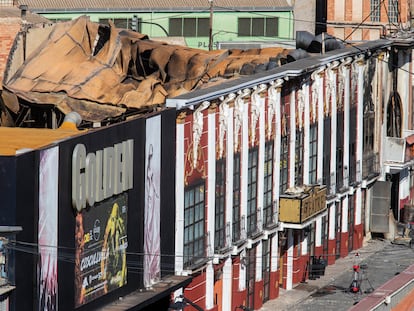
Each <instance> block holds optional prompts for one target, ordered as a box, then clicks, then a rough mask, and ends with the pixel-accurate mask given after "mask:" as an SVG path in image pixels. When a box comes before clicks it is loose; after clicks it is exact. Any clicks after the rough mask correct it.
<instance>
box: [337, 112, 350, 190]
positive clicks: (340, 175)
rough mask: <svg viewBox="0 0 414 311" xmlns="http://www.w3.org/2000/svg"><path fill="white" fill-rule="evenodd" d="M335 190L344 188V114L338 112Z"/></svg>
mask: <svg viewBox="0 0 414 311" xmlns="http://www.w3.org/2000/svg"><path fill="white" fill-rule="evenodd" d="M336 120H337V128H336V188H337V190H341V189H342V188H343V187H344V186H347V185H346V184H344V177H345V178H346V176H344V132H345V129H344V112H343V111H342V110H341V111H340V110H338V112H337V114H336Z"/></svg>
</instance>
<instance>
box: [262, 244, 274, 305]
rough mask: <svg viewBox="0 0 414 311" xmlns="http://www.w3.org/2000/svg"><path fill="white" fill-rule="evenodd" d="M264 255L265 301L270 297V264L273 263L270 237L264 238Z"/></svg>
mask: <svg viewBox="0 0 414 311" xmlns="http://www.w3.org/2000/svg"><path fill="white" fill-rule="evenodd" d="M262 245H263V255H262V275H263V302H266V301H268V300H269V298H270V293H269V292H270V286H271V285H270V284H271V282H270V264H271V254H272V251H271V244H270V239H267V240H263V243H262Z"/></svg>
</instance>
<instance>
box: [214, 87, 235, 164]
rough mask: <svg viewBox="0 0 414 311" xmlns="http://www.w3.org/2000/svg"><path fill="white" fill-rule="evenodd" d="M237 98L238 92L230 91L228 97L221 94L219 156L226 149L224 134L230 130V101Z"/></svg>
mask: <svg viewBox="0 0 414 311" xmlns="http://www.w3.org/2000/svg"><path fill="white" fill-rule="evenodd" d="M235 98H236V94H234V93H230V94H229V95H228V96H227V97H226V98H224V96H221V97H220V98H219V99H220V101H221V103H220V105H219V150H218V153H219V158H221V157H222V156H223V151H224V136H225V134H226V132H227V131H228V120H229V118H230V108H229V102H231V101H233V100H234V99H235Z"/></svg>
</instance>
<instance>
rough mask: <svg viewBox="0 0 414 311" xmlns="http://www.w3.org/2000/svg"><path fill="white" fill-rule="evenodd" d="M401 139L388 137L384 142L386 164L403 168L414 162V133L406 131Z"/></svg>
mask: <svg viewBox="0 0 414 311" xmlns="http://www.w3.org/2000/svg"><path fill="white" fill-rule="evenodd" d="M403 134H404V135H406V136H405V137H404V138H401V137H386V138H385V142H384V163H387V164H388V165H390V166H395V167H403V166H404V165H405V164H407V163H410V162H412V161H413V160H414V131H404V133H403Z"/></svg>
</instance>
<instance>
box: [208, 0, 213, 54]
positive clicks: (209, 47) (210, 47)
mask: <svg viewBox="0 0 414 311" xmlns="http://www.w3.org/2000/svg"><path fill="white" fill-rule="evenodd" d="M208 2H209V3H210V21H209V33H208V50H209V51H211V50H212V49H213V0H208Z"/></svg>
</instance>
